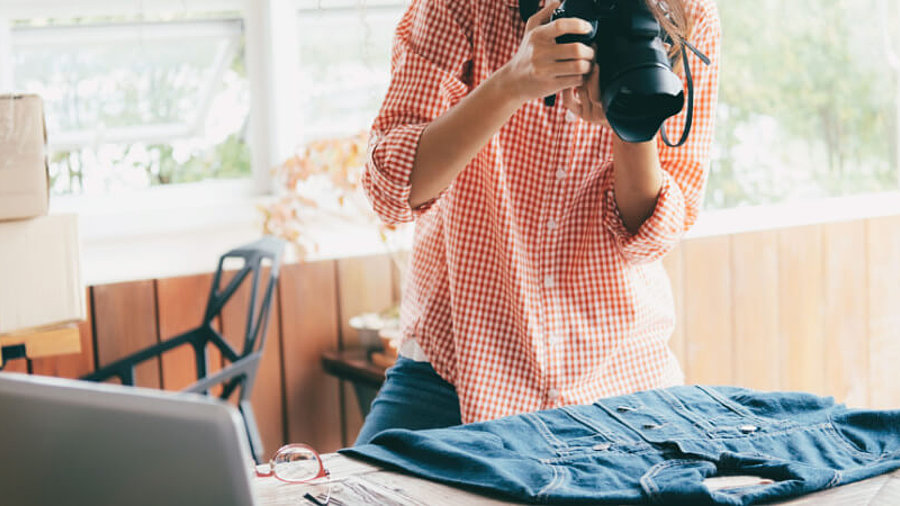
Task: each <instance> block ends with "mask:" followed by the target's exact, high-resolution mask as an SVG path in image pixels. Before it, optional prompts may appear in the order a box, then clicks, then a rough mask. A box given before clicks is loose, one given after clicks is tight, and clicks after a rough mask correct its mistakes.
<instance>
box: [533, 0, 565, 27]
mask: <svg viewBox="0 0 900 506" xmlns="http://www.w3.org/2000/svg"><path fill="white" fill-rule="evenodd" d="M560 3H561V2H558V1H557V0H549V1H548V2H547V3H546V4H545V5H544V8H543V9H541V10H539V11H537V12H535V13H534V15H533V16H531V17H530V18H528V22H527V23H525V31H526V32H530V31H531V30H534V29H535V28H537V27H539V26H541V25H545V24H547V23H549V22H550V19H551V18H552V17H553V11H555V10H556V8H557V7H559V5H560Z"/></svg>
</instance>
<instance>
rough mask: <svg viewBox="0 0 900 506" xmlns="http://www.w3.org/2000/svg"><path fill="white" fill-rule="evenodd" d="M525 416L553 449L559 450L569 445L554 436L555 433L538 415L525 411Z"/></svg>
mask: <svg viewBox="0 0 900 506" xmlns="http://www.w3.org/2000/svg"><path fill="white" fill-rule="evenodd" d="M525 418H526V419H528V420H531V421H532V423H533V424H534V425H535V427H536V428H537V430H538V432H539V433H540V434H541V435H542V436H544V440H545V441H546V442H547V443H548V444H549V445H550V446H552V447H553V448H554V449H556V450H559V449H560V448H562V449H566V448H568V447H569V445H568V444H566V442H565V441H562V440H560V439H559V438H558V437H556V435H555V434H553V431H551V430H550V428H549V427H547V425H546V424H545V423H544V421H543V420H541V419H540V417H538V416H536V415H535V414H533V413H525Z"/></svg>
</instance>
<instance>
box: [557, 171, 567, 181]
mask: <svg viewBox="0 0 900 506" xmlns="http://www.w3.org/2000/svg"><path fill="white" fill-rule="evenodd" d="M565 178H566V171H565V170H563V169H559V170H558V171H556V179H565Z"/></svg>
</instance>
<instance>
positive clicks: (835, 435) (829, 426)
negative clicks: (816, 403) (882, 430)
mask: <svg viewBox="0 0 900 506" xmlns="http://www.w3.org/2000/svg"><path fill="white" fill-rule="evenodd" d="M822 425H823V426H824V427H823V428H824V429H825V432H826V433H828V434H829V435H831V436H832V439H835V440H836V441H837V442H838V443H839V444H841V445H842V446H843V447H844V448H846V449H848V450H850V451H851V452H853V453H855V454H856V455H859V456H860V457H865V458H866V459H868V460H881V458H883V457H884V455H879V454H877V453H872V452H867V451H864V450H862V449H860V448H857V446H856V445H855V444H852V443H851V442H850V441H847V439H846V438H845V437H844V436H842V435H841V433H840V432H839V431H838V430H837V427H835V426H834V421H833V420H832V419H831V414H830V413H829V414H828V422H827V423H824V424H822Z"/></svg>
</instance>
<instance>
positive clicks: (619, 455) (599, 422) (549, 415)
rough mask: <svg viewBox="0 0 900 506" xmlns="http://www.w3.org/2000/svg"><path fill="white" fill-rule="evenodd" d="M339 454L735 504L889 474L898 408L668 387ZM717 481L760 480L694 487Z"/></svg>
mask: <svg viewBox="0 0 900 506" xmlns="http://www.w3.org/2000/svg"><path fill="white" fill-rule="evenodd" d="M341 452H342V453H344V454H346V455H350V456H356V457H362V458H367V459H372V460H375V461H377V462H380V463H382V464H387V465H389V466H396V467H399V468H401V469H403V470H405V471H407V472H411V473H414V474H416V475H420V476H422V477H425V478H429V479H432V480H436V481H440V482H444V483H448V484H452V485H459V486H465V487H469V488H474V489H477V490H482V491H485V492H491V493H495V494H501V495H503V496H506V497H509V498H511V499H515V500H519V501H527V502H534V503H557V504H560V503H565V504H571V503H591V504H605V503H608V504H622V503H632V504H634V503H638V504H640V503H665V504H734V505H743V504H754V503H758V502H762V501H771V500H776V499H786V498H789V497H794V496H798V495H801V494H806V493H809V492H813V491H816V490H821V489H826V488H830V487H835V486H837V485H841V484H845V483H850V482H853V481H857V480H862V479H865V478H869V477H871V476H875V475H878V474H882V473H886V472H889V471H892V470H894V469H897V468H900V410H898V411H875V410H861V409H847V408H846V407H845V406H844V405H842V404H835V403H834V400H833V399H832V398H830V397H819V396H816V395H812V394H807V393H798V392H759V391H754V390H748V389H743V388H735V387H721V386H717V387H711V386H677V387H672V388H666V389H658V390H649V391H645V392H638V393H634V394H630V395H623V396H619V397H611V398H606V399H601V400H598V401H597V402H595V403H593V404H590V405H580V406H568V407H563V408H557V409H552V410H547V411H539V412H535V413H526V414H521V415H515V416H509V417H505V418H500V419H496V420H492V421H489V422H482V423H473V424H468V425H462V426H457V427H451V428H444V429H431V430H423V431H409V430H402V429H392V430H387V431H384V432H381V433H380V434H378V435H377V436H376V437H375V438H374V439H373V440H372V442H371V444H366V445H361V446H356V447H353V448H347V449H344V450H341ZM729 474H737V475H754V476H759V477H762V478H768V479H770V480H772V483H770V484H761V485H753V486H746V487H741V488H732V489H724V490H716V491H714V490H710V489H709V488H707V487H706V486H705V485H704V484H703V480H704V479H705V478H708V477H712V476H717V475H729Z"/></svg>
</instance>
